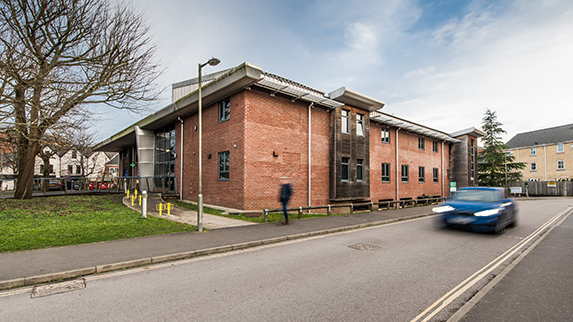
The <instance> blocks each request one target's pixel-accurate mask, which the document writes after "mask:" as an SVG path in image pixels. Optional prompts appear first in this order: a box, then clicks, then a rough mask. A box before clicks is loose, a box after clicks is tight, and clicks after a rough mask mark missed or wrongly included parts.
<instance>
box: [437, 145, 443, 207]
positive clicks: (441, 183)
mask: <svg viewBox="0 0 573 322" xmlns="http://www.w3.org/2000/svg"><path fill="white" fill-rule="evenodd" d="M440 171H442V182H440V186H441V187H442V198H443V197H444V141H442V168H441V169H440ZM438 178H439V177H438Z"/></svg>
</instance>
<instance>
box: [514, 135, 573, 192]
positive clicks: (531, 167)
mask: <svg viewBox="0 0 573 322" xmlns="http://www.w3.org/2000/svg"><path fill="white" fill-rule="evenodd" d="M506 145H507V146H508V147H509V153H511V154H512V155H513V156H514V157H515V160H516V162H525V163H526V164H527V167H526V168H525V169H524V170H522V171H521V173H522V175H523V179H522V180H524V181H561V180H572V179H573V124H567V125H562V126H556V127H551V128H546V129H541V130H535V131H530V132H524V133H519V134H517V135H515V136H514V137H513V138H512V139H511V140H509V141H508V142H507V143H506Z"/></svg>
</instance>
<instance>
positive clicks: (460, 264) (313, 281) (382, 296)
mask: <svg viewBox="0 0 573 322" xmlns="http://www.w3.org/2000/svg"><path fill="white" fill-rule="evenodd" d="M570 204H573V199H566V198H554V199H541V200H528V201H521V202H519V209H520V212H519V225H518V226H517V227H516V228H513V229H508V230H507V231H506V233H505V234H504V235H501V236H494V235H491V234H477V233H471V232H464V231H457V230H444V229H438V228H436V220H435V218H432V217H430V218H423V219H417V220H411V221H406V222H400V223H395V224H391V225H385V226H377V227H372V228H367V229H361V230H353V231H348V232H344V233H337V234H332V235H324V236H317V237H312V238H308V239H302V240H294V241H289V242H285V243H280V244H273V245H268V246H262V247H258V248H252V249H247V250H243V251H237V252H230V253H224V254H218V255H212V256H207V257H199V258H195V259H189V260H184V261H179V262H172V263H166V264H159V265H155V266H146V267H141V268H136V269H131V270H125V271H120V272H113V273H109V274H99V275H94V276H89V277H86V278H85V288H80V287H78V289H75V290H70V291H66V292H63V293H59V294H54V295H47V296H42V294H40V295H39V296H37V297H31V294H30V293H29V292H28V293H25V292H18V290H12V291H9V292H3V293H0V321H77V320H82V321H186V320H189V321H191V320H193V321H444V320H446V319H447V318H448V317H450V316H451V315H452V314H453V313H454V312H456V311H457V310H458V309H459V308H460V307H461V306H462V305H463V304H464V303H465V302H466V301H467V300H468V299H469V298H471V297H472V296H473V295H474V294H476V293H477V292H478V291H479V290H480V289H482V288H483V287H484V285H486V283H487V282H488V281H490V280H491V279H493V278H494V277H495V276H496V275H497V274H499V273H500V272H502V271H503V269H504V268H505V267H507V266H508V265H509V264H510V263H511V261H512V260H514V259H515V258H517V257H518V256H519V255H520V254H521V253H522V252H523V251H524V250H525V249H527V246H529V245H531V244H533V243H534V242H535V240H536V238H537V237H538V236H539V235H540V234H541V233H542V232H543V231H546V230H547V229H549V228H550V227H552V226H553V225H555V223H556V222H557V221H555V216H556V215H558V214H560V213H561V212H562V211H563V210H564V209H567V207H568V206H569V205H570ZM546 223H547V224H548V225H546V226H545V224H546ZM294 224H296V222H295V223H294ZM540 227H541V229H539V228H540ZM538 229H539V230H538ZM552 233H553V232H552ZM552 233H551V234H552ZM82 282H83V280H82ZM36 295H37V294H36ZM541 301H543V299H541ZM545 304H546V305H551V303H545ZM489 321H492V320H489Z"/></svg>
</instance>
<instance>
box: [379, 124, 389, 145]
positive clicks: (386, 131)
mask: <svg viewBox="0 0 573 322" xmlns="http://www.w3.org/2000/svg"><path fill="white" fill-rule="evenodd" d="M380 136H381V140H382V143H390V129H389V128H386V127H383V128H382V131H381V134H380Z"/></svg>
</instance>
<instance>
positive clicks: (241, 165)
mask: <svg viewBox="0 0 573 322" xmlns="http://www.w3.org/2000/svg"><path fill="white" fill-rule="evenodd" d="M202 87H203V90H202V92H203V94H202V102H203V109H202V110H203V117H202V124H203V125H202V127H203V138H202V140H203V141H202V142H203V144H202V146H203V149H202V155H203V160H202V173H203V176H202V182H203V187H202V189H203V197H204V202H205V203H206V204H212V205H219V206H226V207H231V208H236V209H243V210H249V209H257V210H260V209H264V208H276V207H277V206H278V202H277V193H278V188H279V181H280V178H281V177H285V176H286V177H288V178H290V180H291V183H292V184H293V186H294V191H295V193H294V196H293V199H292V202H291V206H293V207H298V206H315V205H326V204H336V203H348V202H349V201H353V202H366V201H373V202H378V201H382V200H384V201H385V200H402V199H415V198H420V197H424V196H448V195H449V182H450V178H449V177H448V175H450V174H451V167H452V166H451V162H452V161H454V160H458V161H459V160H460V159H461V158H463V157H469V153H468V151H467V150H468V149H467V148H466V149H460V150H459V151H461V152H460V153H459V154H460V156H459V157H456V158H453V157H452V151H453V147H454V146H455V145H457V144H460V143H462V142H471V140H472V139H475V138H477V135H479V133H478V132H475V131H473V132H472V131H470V132H468V133H460V134H459V136H458V137H452V136H450V135H448V134H447V133H444V132H442V131H439V130H435V129H431V128H429V127H426V126H423V125H420V124H416V123H413V122H410V121H407V120H404V119H400V118H398V117H394V116H392V115H388V114H386V113H383V112H381V111H380V110H381V109H382V108H383V107H384V103H383V102H381V101H379V100H377V99H374V98H370V97H368V96H366V95H363V94H360V93H357V92H354V91H352V90H349V89H347V88H344V87H341V88H339V89H337V90H335V91H333V92H330V93H329V94H326V93H324V92H321V91H319V90H316V89H314V88H311V87H308V86H306V85H303V84H300V83H297V82H295V81H292V80H289V79H286V78H284V77H281V76H278V75H275V74H272V73H269V72H266V71H263V70H262V69H261V68H260V67H258V66H255V65H252V64H249V63H243V64H241V65H239V66H236V67H234V68H230V69H227V70H223V71H220V72H215V73H212V74H209V75H205V76H202ZM197 89H198V79H197V78H195V79H190V80H187V81H184V82H180V83H177V84H174V85H173V87H172V103H171V104H169V105H168V106H166V107H165V108H163V109H162V110H160V111H158V112H156V113H154V114H152V115H149V116H148V117H146V118H144V119H142V120H141V121H139V122H137V123H135V124H133V125H131V126H129V127H127V128H126V129H125V130H123V131H121V132H119V133H117V134H115V135H113V136H112V137H111V138H109V139H107V140H105V141H103V142H101V143H100V144H98V145H97V146H96V147H95V150H96V151H109V152H117V153H118V154H119V158H120V160H119V172H120V173H121V175H122V176H138V177H141V178H144V177H145V178H154V179H155V180H151V181H149V180H142V181H141V183H142V188H143V189H150V190H154V189H158V190H159V189H161V190H163V189H167V190H170V191H173V192H176V193H178V194H179V197H180V198H181V199H187V200H197V194H198V182H199V180H198V161H199V160H198V154H199V153H198V152H199V143H198V142H199V140H198V121H199V120H198V113H197V111H198V91H197ZM472 135H473V136H472ZM472 155H473V154H472ZM472 162H475V159H474V160H470V161H466V162H465V164H466V165H469V164H470V163H472ZM463 168H464V169H466V168H467V169H471V168H468V167H465V166H464V167H463ZM464 171H465V172H464V173H465V175H466V176H468V174H467V170H464ZM462 172H463V171H462ZM159 178H161V180H159ZM471 183H473V182H470V181H468V184H471ZM460 186H462V185H460V184H458V187H460Z"/></svg>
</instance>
